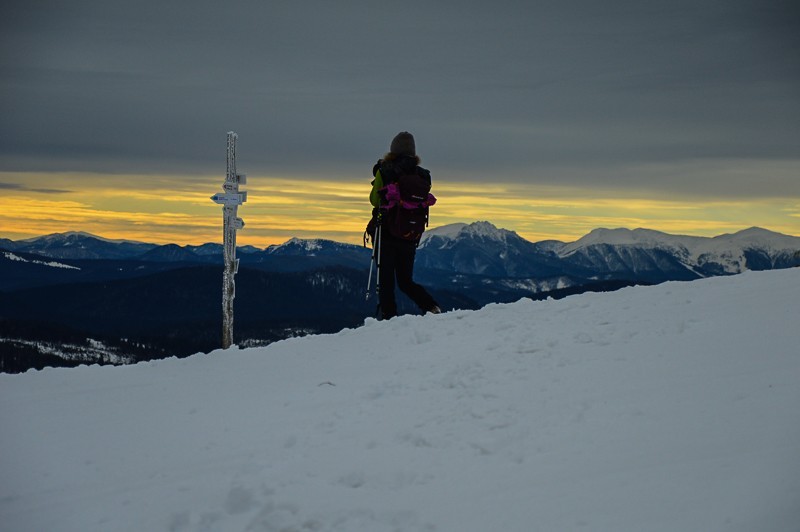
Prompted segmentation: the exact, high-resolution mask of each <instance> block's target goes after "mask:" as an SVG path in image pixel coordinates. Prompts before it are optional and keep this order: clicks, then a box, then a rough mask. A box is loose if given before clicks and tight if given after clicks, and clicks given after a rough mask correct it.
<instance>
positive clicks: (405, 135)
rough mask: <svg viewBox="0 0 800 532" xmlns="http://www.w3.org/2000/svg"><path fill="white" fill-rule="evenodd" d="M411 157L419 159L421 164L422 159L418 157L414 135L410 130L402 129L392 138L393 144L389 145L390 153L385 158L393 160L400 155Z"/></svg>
mask: <svg viewBox="0 0 800 532" xmlns="http://www.w3.org/2000/svg"><path fill="white" fill-rule="evenodd" d="M404 156H405V157H411V158H414V159H416V160H417V164H419V162H420V159H419V157H417V147H416V144H415V143H414V135H412V134H411V133H409V132H408V131H401V132H400V133H398V134H397V135H395V137H394V138H393V139H392V144H391V146H390V147H389V153H387V154H386V155H385V156H384V160H386V161H391V160H393V159H397V158H398V157H404Z"/></svg>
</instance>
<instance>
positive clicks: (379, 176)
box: [368, 131, 442, 320]
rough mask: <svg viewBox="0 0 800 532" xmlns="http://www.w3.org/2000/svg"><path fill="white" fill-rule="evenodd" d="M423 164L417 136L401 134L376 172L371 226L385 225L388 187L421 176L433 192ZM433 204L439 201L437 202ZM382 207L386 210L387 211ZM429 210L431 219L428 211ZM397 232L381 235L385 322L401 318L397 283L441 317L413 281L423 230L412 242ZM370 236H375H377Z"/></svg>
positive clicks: (381, 300) (381, 293)
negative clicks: (412, 176)
mask: <svg viewBox="0 0 800 532" xmlns="http://www.w3.org/2000/svg"><path fill="white" fill-rule="evenodd" d="M419 163H420V158H419V157H418V156H417V152H416V143H415V141H414V136H413V135H412V134H411V133H409V132H407V131H403V132H401V133H398V134H397V135H396V136H395V137H394V139H392V143H391V145H390V148H389V153H387V154H386V155H384V156H383V159H380V160H379V161H378V162H377V163H376V164H375V166H374V167H373V168H372V175H373V176H374V177H375V179H374V180H373V181H372V192H371V193H370V195H369V200H370V203H371V204H372V206H373V207H374V209H373V222H371V223H370V225H371V226H372V225H373V223H377V224H382V223H385V219H386V216H385V215H384V214H383V212H382V211H384V209H385V207H386V206H387V197H386V196H387V192H386V191H387V187H388V186H389V185H391V184H393V183H397V181H398V179H399V178H401V177H403V176H408V175H416V176H419V179H420V180H421V181H422V182H423V183H427V187H428V190H430V184H431V173H430V172H429V171H428V170H426V169H424V168H421V167H420V166H419ZM431 197H432V196H431ZM433 201H435V198H434V199H433ZM381 207H384V209H382V208H381ZM396 208H400V207H396ZM425 208H426V211H425V212H426V215H425V216H426V219H427V207H425ZM368 230H369V229H368ZM423 230H424V228H423ZM395 232H396V231H393V230H384V228H383V227H382V229H381V233H380V235H381V236H380V242H379V253H380V262H379V264H380V271H379V279H378V282H379V283H380V291H379V294H378V297H379V301H378V305H379V308H380V317H381V319H384V320H387V319H390V318H392V317H394V316H396V315H397V302H396V300H395V293H394V288H395V279H396V280H397V286H398V287H399V288H400V290H401V291H402V292H403V293H405V294H406V295H408V297H410V298H411V300H412V301H414V303H416V305H417V306H418V307H419V308H420V310H421V311H422V312H424V313H431V314H439V313H441V312H442V310H441V308H439V304H438V303H437V302H436V301H435V300H434V299H433V297H432V296H431V295H430V294H429V293H428V291H427V290H425V288H424V287H423V286H421V285H419V284H417V283H415V282H414V280H413V275H414V258H415V256H416V252H417V245H418V244H419V236H421V234H422V232H421V230H420V232H419V236H417V237H416V239H411V240H409V239H407V238H401V237H400V236H398V235H396V234H394V233H395ZM370 234H372V235H374V232H373V233H370ZM373 243H374V242H373Z"/></svg>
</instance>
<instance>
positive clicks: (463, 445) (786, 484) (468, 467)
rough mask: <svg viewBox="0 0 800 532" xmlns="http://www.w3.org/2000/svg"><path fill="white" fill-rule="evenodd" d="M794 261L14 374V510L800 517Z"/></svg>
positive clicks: (455, 517)
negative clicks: (141, 359)
mask: <svg viewBox="0 0 800 532" xmlns="http://www.w3.org/2000/svg"><path fill="white" fill-rule="evenodd" d="M799 311H800V269H797V268H796V269H791V270H778V271H769V272H747V273H744V274H742V275H738V276H731V277H717V278H711V279H704V280H701V281H694V282H691V283H677V282H672V283H664V284H661V285H658V286H654V287H635V288H626V289H624V290H620V291H618V292H614V293H608V294H583V295H580V296H573V297H569V298H566V299H563V300H558V301H552V300H550V301H540V302H532V301H530V300H523V301H520V302H518V303H514V304H509V305H490V306H487V307H485V308H484V309H482V310H479V311H474V312H472V311H471V312H467V311H454V312H450V313H446V314H442V315H438V316H424V317H418V316H403V317H399V318H396V319H393V320H390V321H388V322H377V321H374V320H371V319H370V320H367V323H366V324H365V326H363V327H360V328H358V329H353V330H345V331H342V332H340V333H338V334H333V335H325V336H311V337H305V338H296V339H290V340H286V341H283V342H279V343H276V344H272V345H270V346H268V347H261V348H252V349H245V350H237V349H231V350H227V351H216V352H214V353H211V354H210V355H196V356H193V357H190V358H188V359H181V360H178V359H169V360H162V361H156V362H152V363H145V364H138V365H134V366H123V367H109V366H106V367H99V366H92V367H82V368H78V369H72V370H69V369H50V370H44V371H40V372H33V371H31V372H28V373H25V374H22V375H0V427H2V430H1V431H0V449H2V458H0V479H2V482H0V523H2V524H1V525H0V528H2V529H3V530H9V531H21V532H24V531H43V530H48V531H49V530H58V531H81V532H85V531H94V530H97V531H110V532H115V531H140V530H148V531H154V530H171V531H183V530H197V531H204V530H224V531H238V530H242V531H244V530H247V531H277V530H287V531H288V530H292V531H301V530H312V531H333V530H336V531H348V532H352V531H370V532H376V531H390V530H391V531H395V530H401V531H417V530H422V531H433V530H435V531H467V532H469V531H476V532H478V531H480V532H486V531H498V530H508V531H531V530H544V531H571V530H593V531H598V530H599V531H682V532H685V531H722V530H725V531H743V532H744V531H747V532H751V531H754V530H758V531H759V532H768V531H788V530H798V528H800V525H799V524H800V413H799V412H800V410H799V409H798V407H800V386H798V382H800V348H799V347H798V346H800V328H799V327H798V326H797V325H798V321H797V317H798V314H799Z"/></svg>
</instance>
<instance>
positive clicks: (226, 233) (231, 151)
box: [211, 131, 247, 349]
mask: <svg viewBox="0 0 800 532" xmlns="http://www.w3.org/2000/svg"><path fill="white" fill-rule="evenodd" d="M238 138H239V136H238V135H237V134H236V133H234V132H233V131H229V132H228V164H227V172H226V174H225V183H223V184H222V189H223V190H224V192H222V193H217V194H214V195H213V196H211V199H212V200H213V201H214V203H218V204H220V205H222V237H223V247H224V261H225V268H224V270H223V273H222V347H223V349H227V348H229V347H230V346H231V345H233V298H234V297H235V296H236V285H235V283H234V276H235V275H236V272H237V271H238V269H239V260H238V259H237V258H236V231H238V230H239V229H241V228H242V227H244V221H243V220H242V219H241V218H238V217H237V211H238V209H239V205H241V204H242V203H244V202H245V201H247V192H246V191H240V190H239V185H244V184H246V183H247V177H246V176H245V174H239V173H237V172H236V140H237V139H238Z"/></svg>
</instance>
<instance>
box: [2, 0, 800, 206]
mask: <svg viewBox="0 0 800 532" xmlns="http://www.w3.org/2000/svg"><path fill="white" fill-rule="evenodd" d="M18 4H19V5H14V6H5V7H4V10H6V11H7V13H4V15H6V16H4V17H3V21H4V22H0V25H1V26H0V30H2V31H0V48H1V49H2V52H0V69H2V70H0V74H2V78H0V79H2V80H3V81H2V82H0V106H1V110H2V113H3V116H4V120H3V122H2V124H0V170H11V169H13V170H23V169H39V170H41V169H58V170H84V171H86V170H94V171H105V172H117V173H119V172H124V171H130V172H139V173H141V172H161V171H179V172H182V173H192V172H204V173H208V172H213V171H216V169H218V168H219V167H220V161H221V160H222V159H223V157H224V154H223V150H224V135H225V132H227V131H228V130H231V129H234V130H236V131H237V132H238V133H239V134H240V147H241V154H242V163H241V164H242V165H243V166H246V167H247V168H248V173H251V174H255V173H259V172H264V173H267V172H280V173H283V174H287V173H289V174H294V175H304V174H309V173H313V174H315V175H320V174H322V175H337V176H339V175H348V174H353V173H359V174H362V173H363V174H367V173H368V168H369V166H370V165H371V163H372V162H373V159H374V158H376V157H378V156H380V155H381V154H382V153H383V151H385V149H386V148H387V147H388V143H389V140H390V139H391V137H392V135H394V133H396V132H397V131H399V130H402V129H408V130H411V131H412V132H414V133H415V134H416V135H417V136H418V142H419V148H420V152H421V154H422V155H423V158H425V160H426V162H428V163H429V164H430V165H431V166H434V165H435V168H433V170H434V171H438V172H439V173H443V174H444V175H452V176H453V178H463V179H467V180H479V179H485V178H486V176H487V175H489V176H492V177H493V178H494V179H506V180H516V181H524V182H530V183H545V184H553V183H557V184H568V185H574V186H604V185H607V186H634V185H635V186H640V187H644V188H651V189H658V190H670V189H674V190H675V191H676V192H678V191H682V192H692V191H696V192H698V193H704V194H706V193H710V192H708V191H707V190H706V189H708V190H710V191H713V189H714V186H712V185H713V184H716V186H717V188H720V187H724V188H725V190H726V192H727V193H731V194H741V195H749V194H751V193H752V192H753V190H752V189H751V187H749V186H748V185H747V184H746V183H741V182H739V181H738V180H732V179H724V178H723V177H720V176H724V175H732V174H731V172H733V170H734V169H733V168H731V169H730V170H729V173H728V174H726V172H725V169H724V168H725V166H724V165H730V164H733V163H731V161H734V160H736V159H741V160H745V161H750V162H759V161H763V162H764V169H765V172H767V171H770V169H771V168H774V167H775V162H779V161H795V164H797V160H798V154H799V153H800V140H799V139H800V60H798V58H800V41H798V38H797V35H798V33H799V32H798V31H795V30H797V29H798V28H797V21H798V18H797V12H798V9H797V8H795V7H794V5H793V4H792V3H789V2H784V1H778V2H769V3H764V2H758V1H756V0H725V1H723V0H711V1H706V2H694V1H688V0H678V1H675V2H669V3H664V2H650V1H644V2H642V1H639V2H633V1H617V2H613V3H609V2H602V3H600V2H590V1H588V0H586V1H583V0H581V1H575V0H565V1H564V2H559V3H558V4H554V3H544V2H541V3H540V2H513V1H510V0H509V1H500V2H478V1H472V2H417V1H411V2H405V3H403V11H402V12H401V11H398V10H396V9H390V8H389V7H388V6H384V5H382V4H380V3H375V2H367V1H363V2H345V3H331V2H321V1H316V2H302V3H298V2H289V1H276V2H249V3H248V2H245V3H242V4H239V3H237V5H230V4H225V3H220V2H208V1H200V2H188V1H186V2H170V3H153V5H151V6H147V5H142V4H141V3H131V2H118V1H104V2H89V1H84V2H76V3H73V4H72V5H63V6H61V7H58V8H54V7H52V6H50V7H48V8H47V9H44V8H42V7H41V4H38V3H18ZM693 161H708V162H709V164H710V165H712V166H714V167H715V168H716V170H715V172H714V175H715V176H717V177H714V178H713V179H712V178H711V177H709V180H710V182H711V183H712V185H709V186H705V185H704V186H698V185H697V182H696V179H694V178H693V179H687V178H686V175H681V174H678V173H677V172H681V171H683V172H685V171H686V168H687V167H688V166H691V165H692V164H694V163H693ZM670 164H672V165H673V168H674V170H675V172H676V174H675V175H673V176H671V177H670V175H669V174H668V173H667V174H664V175H661V176H659V178H658V179H654V178H651V177H648V175H646V174H641V175H639V176H638V177H637V175H636V173H635V171H634V170H635V169H641V168H643V167H647V166H648V165H649V166H658V167H662V165H670ZM702 166H703V165H695V167H696V168H700V167H702ZM781 175H782V174H781ZM715 180H717V181H715ZM765 182H766V183H767V185H765V186H762V187H760V188H759V189H758V191H759V192H760V193H769V194H787V193H792V194H796V193H800V190H798V185H794V184H793V183H791V182H787V181H786V180H785V179H783V178H782V177H778V176H773V177H769V176H768V177H767V178H765ZM784 187H788V188H784Z"/></svg>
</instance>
